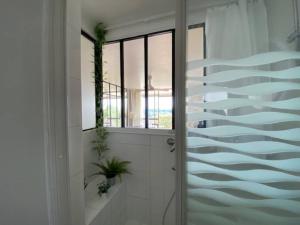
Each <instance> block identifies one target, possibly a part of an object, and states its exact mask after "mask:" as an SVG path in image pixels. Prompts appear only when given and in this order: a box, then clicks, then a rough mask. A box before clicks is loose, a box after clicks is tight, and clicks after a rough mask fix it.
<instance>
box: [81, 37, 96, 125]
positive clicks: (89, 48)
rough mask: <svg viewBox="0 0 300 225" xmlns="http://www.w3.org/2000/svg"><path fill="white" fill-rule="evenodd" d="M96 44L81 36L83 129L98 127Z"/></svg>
mask: <svg viewBox="0 0 300 225" xmlns="http://www.w3.org/2000/svg"><path fill="white" fill-rule="evenodd" d="M94 47H95V46H94V43H93V42H92V41H90V40H88V39H87V38H86V37H84V36H81V96H82V129H83V130H86V129H91V128H94V127H96V100H95V78H94V74H95V63H94Z"/></svg>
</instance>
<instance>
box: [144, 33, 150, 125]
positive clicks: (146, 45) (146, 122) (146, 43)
mask: <svg viewBox="0 0 300 225" xmlns="http://www.w3.org/2000/svg"><path fill="white" fill-rule="evenodd" d="M144 54H145V57H144V58H145V59H144V60H145V62H144V64H145V128H149V123H148V122H149V120H148V118H149V115H148V35H145V37H144Z"/></svg>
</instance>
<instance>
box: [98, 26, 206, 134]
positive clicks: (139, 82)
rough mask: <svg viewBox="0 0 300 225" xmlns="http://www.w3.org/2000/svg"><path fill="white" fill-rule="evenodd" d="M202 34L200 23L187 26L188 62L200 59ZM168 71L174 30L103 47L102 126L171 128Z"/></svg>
mask: <svg viewBox="0 0 300 225" xmlns="http://www.w3.org/2000/svg"><path fill="white" fill-rule="evenodd" d="M204 33H205V32H204V24H200V25H195V26H191V27H189V34H190V35H189V37H190V38H189V39H188V42H189V46H191V49H192V50H191V51H190V53H188V57H190V59H194V58H195V59H199V58H202V59H203V58H204V57H205V43H204V42H205V38H204ZM193 48H194V49H193ZM174 68H175V30H167V31H162V32H156V33H151V34H146V35H141V36H137V37H132V38H127V39H121V40H116V41H112V42H108V43H106V44H105V45H104V47H103V76H104V77H103V78H104V79H103V84H102V87H103V90H104V94H103V112H104V125H105V126H107V127H135V128H152V129H155V128H159V129H174V123H175V121H174V115H175V111H174V103H175V100H174V96H175V95H174V87H175V79H174V77H175V76H174V74H175V70H174ZM203 75H205V71H204V70H203ZM108 86H110V88H109V87H108ZM112 86H117V90H116V89H113V90H112V88H111V87H112ZM115 96H118V97H115ZM116 99H117V100H116ZM203 123H205V122H202V121H199V124H198V125H197V126H204V124H203Z"/></svg>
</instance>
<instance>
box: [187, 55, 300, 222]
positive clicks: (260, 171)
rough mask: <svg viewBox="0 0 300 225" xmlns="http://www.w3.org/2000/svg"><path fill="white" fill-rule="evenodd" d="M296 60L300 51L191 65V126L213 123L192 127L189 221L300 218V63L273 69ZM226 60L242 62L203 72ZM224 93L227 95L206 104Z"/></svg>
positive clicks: (189, 109) (189, 100)
mask: <svg viewBox="0 0 300 225" xmlns="http://www.w3.org/2000/svg"><path fill="white" fill-rule="evenodd" d="M295 59H300V53H299V52H269V53H263V54H259V55H255V56H252V57H248V58H244V59H237V60H219V59H207V60H202V61H201V60H196V61H192V62H189V63H188V65H187V66H188V73H187V79H188V83H187V115H186V117H187V122H188V123H187V124H199V122H201V121H206V123H205V127H203V126H201V127H202V128H195V127H188V129H187V135H188V136H187V149H188V152H187V159H188V162H187V173H188V174H187V182H188V191H187V194H188V208H189V213H188V221H189V224H195V225H196V224H197V225H202V224H203V225H204V224H205V225H219V224H225V225H227V224H228V225H233V224H234V225H257V224H262V225H270V224H275V225H282V224H284V225H298V224H299V221H300V127H299V124H300V114H299V111H300V82H299V79H300V67H292V68H289V69H284V70H277V71H272V70H271V69H270V68H271V66H270V64H276V63H280V62H282V61H287V60H295ZM224 65H225V66H231V67H238V68H237V69H236V70H234V69H233V68H231V69H230V70H227V71H221V72H217V73H213V74H209V75H207V76H205V77H203V76H201V75H200V74H199V76H198V74H197V69H199V68H201V67H211V66H224ZM262 65H265V66H267V67H264V68H265V69H264V70H262V69H261V70H260V69H258V68H257V66H262ZM243 67H246V68H243ZM252 67H255V68H252ZM266 68H268V69H269V70H266ZM217 93H226V95H225V98H226V99H224V95H223V99H222V100H215V101H207V102H203V99H205V97H206V96H207V95H209V96H213V95H214V94H217ZM212 99H214V98H212ZM214 110H219V111H214ZM220 110H221V112H220ZM253 126H254V127H255V128H254V127H253Z"/></svg>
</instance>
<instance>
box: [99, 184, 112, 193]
mask: <svg viewBox="0 0 300 225" xmlns="http://www.w3.org/2000/svg"><path fill="white" fill-rule="evenodd" d="M109 188H110V185H109V184H108V183H106V182H105V181H103V182H102V183H100V184H98V194H99V195H100V196H101V195H102V194H105V193H107V192H108V190H109Z"/></svg>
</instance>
